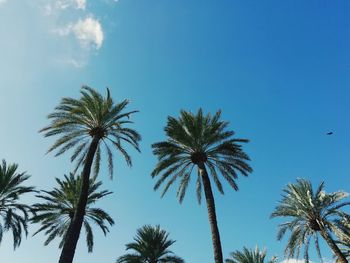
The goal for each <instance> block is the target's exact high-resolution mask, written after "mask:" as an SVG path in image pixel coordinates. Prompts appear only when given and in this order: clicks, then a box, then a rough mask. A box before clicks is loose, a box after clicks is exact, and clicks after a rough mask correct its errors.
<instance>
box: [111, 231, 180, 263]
mask: <svg viewBox="0 0 350 263" xmlns="http://www.w3.org/2000/svg"><path fill="white" fill-rule="evenodd" d="M174 243H175V241H174V240H171V239H169V233H167V232H166V231H165V230H162V229H160V227H159V226H156V227H153V226H150V225H145V226H143V227H142V228H139V229H138V230H137V234H136V236H135V237H134V242H132V243H129V244H126V250H132V251H133V252H132V253H128V254H125V255H123V256H121V257H119V258H118V259H117V261H116V263H184V262H185V261H184V260H183V259H182V258H180V257H178V256H175V255H174V253H173V252H172V251H171V250H169V248H170V246H171V245H173V244H174Z"/></svg>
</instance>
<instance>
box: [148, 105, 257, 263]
mask: <svg viewBox="0 0 350 263" xmlns="http://www.w3.org/2000/svg"><path fill="white" fill-rule="evenodd" d="M220 116H221V113H220V111H218V112H217V113H216V114H215V115H214V116H212V115H211V114H207V115H203V112H202V109H199V110H198V112H197V114H193V113H191V112H186V111H181V115H180V117H179V118H178V119H176V118H173V117H170V116H169V117H168V122H167V125H166V127H165V129H164V130H165V133H166V136H167V139H166V140H165V141H162V142H158V143H155V144H153V145H152V148H153V153H154V154H155V155H157V157H158V164H157V166H156V168H155V169H154V170H153V172H152V177H157V176H159V179H158V181H157V182H156V184H155V186H154V190H157V189H158V188H159V187H160V185H162V184H163V183H165V182H166V181H167V182H166V184H165V187H164V190H163V192H162V196H163V195H164V194H165V193H166V192H167V190H168V189H169V187H170V186H171V185H172V184H173V183H174V182H175V181H176V180H179V181H180V183H179V187H178V191H177V196H178V198H179V201H180V203H181V202H182V201H183V199H184V196H185V193H186V190H187V187H188V185H189V182H190V178H191V174H192V171H193V169H194V168H197V171H198V175H197V180H196V181H197V183H196V192H197V199H198V202H199V203H200V202H201V195H202V187H203V188H204V194H205V199H206V204H207V209H208V216H209V223H210V227H211V234H212V241H213V247H214V258H215V263H222V262H223V257H222V249H221V242H220V234H219V229H218V224H217V219H216V212H215V202H214V196H213V192H212V187H211V180H213V181H214V183H215V185H216V186H217V188H218V190H219V192H220V193H222V194H223V193H224V191H223V187H222V184H221V181H220V179H219V176H218V174H219V173H220V174H221V175H222V176H223V177H224V178H225V180H226V181H227V182H228V183H229V185H230V186H231V187H232V188H233V189H234V190H238V187H237V184H236V181H235V180H236V179H237V174H238V173H241V174H243V175H244V176H247V175H248V174H249V173H250V172H252V168H251V167H250V166H249V165H248V164H247V161H248V160H249V157H248V155H247V154H246V153H245V152H244V151H243V149H242V145H241V143H246V142H248V140H247V139H237V138H233V137H232V136H233V135H234V132H233V131H228V130H226V128H227V126H228V122H226V121H222V120H220ZM208 171H209V173H208ZM209 177H211V179H210V178H209Z"/></svg>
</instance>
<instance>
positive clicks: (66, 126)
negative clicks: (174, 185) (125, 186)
mask: <svg viewBox="0 0 350 263" xmlns="http://www.w3.org/2000/svg"><path fill="white" fill-rule="evenodd" d="M80 92H81V95H82V96H81V98H80V99H78V100H77V99H73V98H63V99H62V101H61V103H60V104H59V106H57V107H56V108H55V112H54V113H51V114H50V115H48V118H49V119H51V124H50V125H49V126H47V127H45V128H43V129H41V130H40V132H44V135H45V137H49V136H54V135H59V136H60V138H59V139H58V140H57V141H56V142H55V143H54V144H53V145H52V146H51V148H50V149H49V150H48V152H51V151H53V150H57V152H56V156H58V155H61V154H62V153H64V152H66V151H67V150H69V149H71V148H75V149H74V151H73V154H72V156H71V161H76V169H75V171H76V170H77V169H78V168H79V167H80V165H81V164H83V163H84V160H85V158H86V155H87V153H88V150H89V145H90V143H91V139H92V138H94V137H95V138H98V139H99V141H98V146H97V150H96V154H95V158H94V175H97V174H98V172H99V170H100V160H101V145H104V147H105V150H106V153H107V156H108V166H109V174H110V176H111V177H112V176H113V154H112V151H111V148H110V145H112V146H113V147H115V148H116V149H117V151H119V152H120V153H121V154H122V155H123V156H124V159H125V160H126V162H127V164H128V165H129V166H131V165H132V161H131V158H130V156H129V154H128V153H127V151H126V150H125V148H124V146H123V145H122V142H126V143H128V144H130V145H131V146H133V147H134V148H135V149H136V150H137V151H140V150H139V144H138V143H139V141H140V140H141V136H140V135H139V134H138V133H137V132H136V131H135V130H133V129H130V128H128V127H125V125H126V124H129V123H132V122H131V121H130V119H129V118H130V115H132V114H133V113H136V112H137V111H129V112H124V111H125V108H126V106H127V105H128V103H129V101H128V100H123V101H122V102H121V103H118V104H115V103H114V102H113V99H112V98H111V96H110V92H109V89H107V96H106V98H104V97H103V96H102V95H101V94H99V93H98V92H97V91H95V90H94V89H92V88H90V87H88V86H83V87H82V89H81V91H80Z"/></svg>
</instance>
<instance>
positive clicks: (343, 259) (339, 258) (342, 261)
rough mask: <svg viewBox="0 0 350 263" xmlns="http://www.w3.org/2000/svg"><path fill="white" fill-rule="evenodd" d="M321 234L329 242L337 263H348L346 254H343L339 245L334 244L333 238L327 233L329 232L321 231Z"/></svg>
mask: <svg viewBox="0 0 350 263" xmlns="http://www.w3.org/2000/svg"><path fill="white" fill-rule="evenodd" d="M320 234H321V236H322V237H323V239H324V240H325V241H326V242H327V244H328V246H329V247H330V248H331V250H332V251H333V253H334V255H335V256H336V257H337V263H348V260H347V259H346V257H345V256H344V254H343V253H342V252H341V250H340V249H339V247H338V246H337V244H336V243H335V242H334V240H333V239H332V237H331V236H330V235H329V234H328V233H327V230H326V229H321V231H320Z"/></svg>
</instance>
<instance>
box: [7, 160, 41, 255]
mask: <svg viewBox="0 0 350 263" xmlns="http://www.w3.org/2000/svg"><path fill="white" fill-rule="evenodd" d="M17 168H18V165H17V164H9V165H8V164H7V163H6V161H5V160H2V163H1V164H0V243H1V240H2V237H3V233H4V232H6V231H9V230H11V231H12V236H13V247H14V249H15V248H16V247H18V246H19V245H20V244H21V241H22V231H24V233H25V235H26V236H27V234H28V231H27V221H28V216H29V212H30V211H31V209H30V207H29V206H28V205H25V204H23V203H21V202H19V199H20V198H21V197H22V195H23V194H25V193H30V192H34V187H30V186H23V185H22V184H23V183H24V182H25V181H27V180H28V179H29V177H30V176H29V175H27V174H26V173H25V172H22V173H18V172H17Z"/></svg>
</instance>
